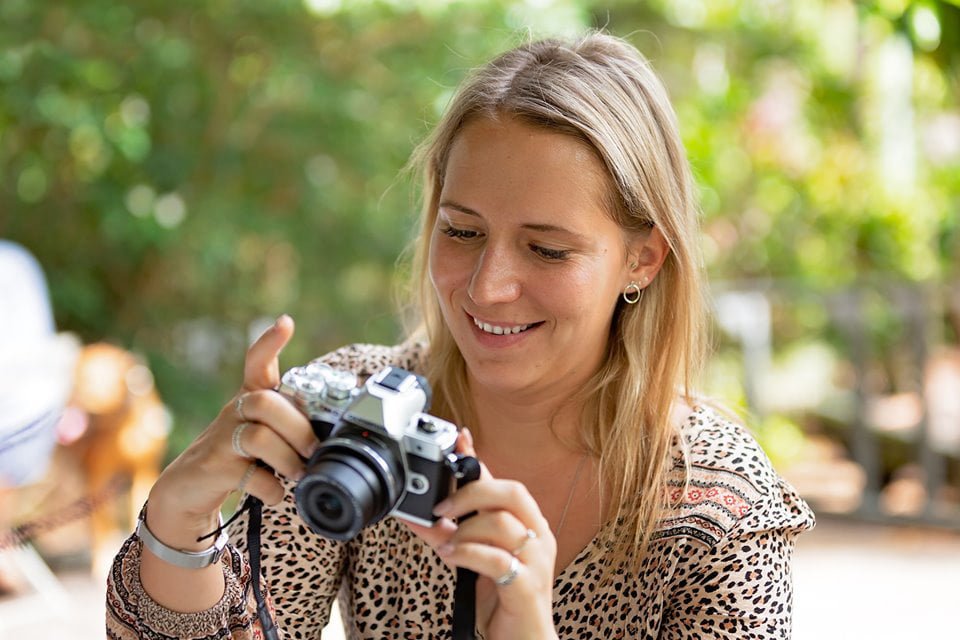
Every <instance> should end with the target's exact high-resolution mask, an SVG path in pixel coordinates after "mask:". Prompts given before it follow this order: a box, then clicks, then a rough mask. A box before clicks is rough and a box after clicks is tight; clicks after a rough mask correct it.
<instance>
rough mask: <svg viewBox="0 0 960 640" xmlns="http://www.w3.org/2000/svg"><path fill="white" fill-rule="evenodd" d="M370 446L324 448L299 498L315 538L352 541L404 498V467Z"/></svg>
mask: <svg viewBox="0 0 960 640" xmlns="http://www.w3.org/2000/svg"><path fill="white" fill-rule="evenodd" d="M371 444H372V443H370V442H369V441H365V442H363V443H359V444H358V445H357V446H351V445H350V441H349V440H344V439H338V442H336V443H330V441H328V442H327V443H324V444H322V445H321V447H320V449H318V450H317V452H316V453H315V454H314V456H313V457H312V458H311V459H310V461H309V462H308V463H307V469H306V473H305V475H304V477H303V479H301V480H300V482H299V484H298V485H297V488H296V491H295V493H294V495H295V498H296V502H297V509H298V511H299V512H300V517H301V518H303V520H304V522H306V523H307V525H308V526H309V527H310V528H311V529H312V530H313V531H315V532H316V533H319V534H320V535H322V536H325V537H327V538H332V539H334V540H350V539H352V538H354V537H355V536H356V535H357V534H358V533H359V532H360V530H361V529H362V528H364V527H366V526H368V525H370V524H373V523H374V522H377V521H378V520H380V519H381V518H383V517H384V516H385V515H387V514H388V513H390V511H391V510H392V509H393V507H394V506H395V505H396V502H397V501H398V499H399V496H400V494H401V493H402V491H401V489H402V488H403V486H404V485H403V481H404V479H403V472H402V469H403V465H402V462H401V461H398V460H396V459H395V457H394V456H393V455H392V452H390V451H389V450H382V449H380V448H379V447H376V446H371Z"/></svg>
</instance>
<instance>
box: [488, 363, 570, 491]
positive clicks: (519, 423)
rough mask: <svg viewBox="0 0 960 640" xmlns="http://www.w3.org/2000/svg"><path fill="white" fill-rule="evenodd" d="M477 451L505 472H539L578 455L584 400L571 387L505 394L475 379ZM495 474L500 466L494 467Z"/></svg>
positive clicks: (513, 473) (508, 474)
mask: <svg viewBox="0 0 960 640" xmlns="http://www.w3.org/2000/svg"><path fill="white" fill-rule="evenodd" d="M470 395H471V399H472V400H473V406H474V407H475V412H476V418H477V424H476V425H475V426H474V428H473V429H472V431H473V432H474V438H475V442H476V447H477V451H478V453H480V454H481V457H482V458H483V459H484V461H485V462H487V464H488V466H489V465H494V466H496V467H500V471H501V473H505V475H506V476H518V475H523V474H524V473H523V472H522V471H521V470H526V471H527V472H530V473H538V472H541V471H543V470H544V469H545V468H548V467H551V466H553V465H555V464H557V463H561V464H562V463H569V461H570V459H571V458H573V457H576V456H579V455H580V454H581V453H582V450H581V449H580V447H579V446H578V443H579V433H578V427H579V424H580V413H581V408H582V407H581V405H580V404H579V403H573V402H570V395H571V394H569V393H567V392H558V393H552V394H546V395H539V396H531V395H524V394H520V393H517V394H503V393H497V392H495V391H492V390H490V389H488V388H485V387H481V386H480V385H477V384H475V383H474V382H473V381H471V384H470ZM531 452H535V454H536V455H531ZM491 470H492V471H493V472H494V474H495V475H496V471H495V470H494V469H491Z"/></svg>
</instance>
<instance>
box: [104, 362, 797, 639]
mask: <svg viewBox="0 0 960 640" xmlns="http://www.w3.org/2000/svg"><path fill="white" fill-rule="evenodd" d="M421 352H422V349H420V348H419V347H416V346H399V347H381V346H373V345H353V346H350V347H345V348H343V349H340V350H339V351H335V352H333V353H332V354H329V355H328V356H326V357H325V359H324V360H325V361H326V362H327V363H329V364H331V365H333V366H336V367H340V368H347V369H351V370H353V371H355V372H357V374H358V375H360V376H361V377H362V376H368V375H371V374H372V373H375V372H376V371H379V370H380V369H382V368H383V367H385V366H388V365H395V366H400V367H403V368H406V369H410V370H417V369H418V365H419V363H420V354H421ZM681 436H682V437H683V438H684V439H685V440H686V442H687V446H688V455H689V460H690V473H691V475H690V478H689V483H685V482H684V479H685V473H686V472H685V470H684V466H683V463H682V457H681V455H680V449H679V445H677V455H676V458H675V461H676V464H675V466H674V468H673V469H672V471H671V472H670V474H671V475H670V478H669V484H670V487H671V488H672V491H673V495H672V496H671V497H672V498H673V499H674V500H675V501H676V502H677V503H679V504H680V506H679V507H678V508H677V509H675V510H674V511H672V512H671V513H670V514H669V515H668V516H667V517H666V518H664V519H663V520H662V521H661V523H660V525H659V527H658V528H657V530H656V531H655V533H654V535H653V542H652V543H651V546H650V550H649V552H648V553H647V556H646V558H645V560H644V561H643V563H642V565H641V566H640V567H639V568H638V569H637V570H635V571H632V570H629V569H626V568H625V569H623V570H621V571H620V572H618V574H617V575H616V578H615V579H614V580H608V581H606V583H605V584H603V585H601V581H600V579H599V578H600V575H599V573H600V572H599V567H598V566H596V565H594V564H592V563H591V562H590V561H589V559H590V557H591V555H592V554H591V552H592V551H594V549H595V546H596V545H598V544H600V542H599V539H600V536H598V537H597V538H595V539H594V541H593V542H591V543H590V544H589V545H588V546H587V547H586V548H584V549H583V550H582V552H581V553H580V554H579V555H578V556H577V558H576V559H575V560H574V561H573V562H572V563H571V564H570V565H569V566H568V567H567V568H566V569H565V570H564V571H563V572H562V573H561V574H560V575H559V576H558V577H557V578H556V581H555V582H554V587H553V616H554V623H555V625H556V630H557V635H558V636H559V637H560V638H561V639H564V640H567V639H570V640H572V639H586V638H597V637H604V638H661V639H664V640H674V639H690V640H692V639H694V638H729V639H731V640H732V639H736V640H747V639H750V638H789V637H790V633H791V605H792V584H791V574H790V562H791V555H792V552H793V547H794V542H795V538H796V536H797V535H798V534H799V533H800V532H802V531H804V530H807V529H810V528H812V527H813V524H814V517H813V513H812V512H811V510H810V508H809V507H808V506H807V505H806V504H805V503H804V501H803V500H802V499H801V498H800V497H799V496H798V495H797V494H796V492H795V491H794V490H793V488H792V487H790V486H789V485H788V484H787V483H786V482H785V481H784V480H782V479H781V478H779V477H778V476H777V474H776V472H775V471H774V470H773V468H772V467H771V465H770V462H769V460H768V459H767V457H766V455H764V453H763V451H762V450H761V449H760V447H759V445H758V444H757V442H756V441H755V440H754V439H753V437H752V436H751V435H750V434H749V433H748V432H747V431H746V430H745V429H744V428H743V427H742V426H740V425H739V424H736V423H734V422H732V421H730V420H727V419H725V418H723V417H721V415H719V414H718V413H717V412H716V411H714V410H713V409H710V408H708V407H705V406H699V407H697V408H696V409H695V410H694V412H693V413H692V414H691V415H690V417H689V419H688V420H687V421H686V423H685V424H684V425H683V427H682V429H681ZM287 488H288V491H287V495H286V498H285V499H284V501H283V502H282V503H281V504H279V505H277V506H276V507H273V508H270V507H267V508H265V510H264V530H263V536H262V558H263V572H264V576H265V584H266V588H267V589H268V591H269V598H270V604H271V607H272V610H273V611H274V618H275V620H276V621H277V625H278V627H279V628H280V629H281V633H282V637H283V638H285V639H288V638H304V639H306V638H310V639H315V638H320V633H321V630H322V629H323V627H324V626H325V625H326V624H327V622H328V620H329V615H330V608H331V606H332V604H333V602H334V600H335V599H337V600H339V606H340V611H341V615H342V617H343V621H344V626H345V634H346V637H347V638H350V639H351V640H358V639H361V638H369V639H377V640H380V639H384V638H398V639H399V638H403V639H414V638H423V639H428V638H449V637H450V636H451V632H450V629H451V626H452V622H451V620H452V611H453V591H454V573H453V572H452V571H451V570H450V569H449V568H448V567H447V566H446V565H445V564H444V563H443V562H442V561H441V560H440V558H439V557H438V556H437V555H436V554H435V553H434V552H433V550H432V549H431V548H430V547H428V546H426V545H425V544H424V543H423V542H422V541H421V540H420V539H419V538H417V537H416V536H415V535H413V534H412V533H411V532H410V531H409V530H408V529H407V528H406V527H405V526H403V525H402V524H401V523H399V522H397V521H396V520H394V519H393V518H387V519H385V520H382V521H381V522H379V523H377V524H375V525H373V526H370V527H368V528H366V529H364V530H363V531H362V532H361V534H360V535H359V536H358V537H357V538H356V539H354V540H352V541H350V542H346V543H344V542H336V541H331V540H328V539H326V538H323V537H321V536H318V535H316V534H313V533H311V532H310V531H309V530H308V529H307V528H306V527H305V525H304V524H303V522H302V520H301V519H300V517H299V516H298V515H297V510H296V505H295V504H294V501H293V498H292V491H290V490H291V489H292V486H288V487H287ZM684 491H685V492H686V493H685V494H684ZM681 498H682V500H680V499H681ZM231 531H232V536H231V538H232V545H229V546H228V553H225V554H224V556H223V559H222V566H223V572H224V576H225V578H226V585H227V587H226V590H225V592H224V595H223V598H222V599H221V600H220V602H219V603H217V604H216V605H215V606H214V607H213V608H211V609H209V610H207V611H203V612H200V613H189V614H184V613H176V612H173V611H170V610H167V609H164V608H163V607H161V606H160V605H158V604H157V603H155V602H154V601H153V600H151V599H150V597H149V596H148V595H147V594H146V592H145V591H144V590H143V587H142V586H141V584H140V580H139V560H140V553H141V545H140V541H139V540H138V539H137V538H136V536H135V535H133V536H131V537H130V538H128V539H127V541H126V542H125V543H124V545H123V547H122V548H121V550H120V552H119V554H118V555H117V557H116V559H115V560H114V563H113V567H112V569H111V572H110V575H109V577H108V583H107V603H106V604H107V611H106V614H107V615H106V618H107V619H106V628H107V637H108V638H114V639H118V640H119V639H122V640H127V639H130V638H148V639H167V638H204V639H211V640H212V639H225V638H231V639H234V640H240V639H244V640H247V639H255V638H261V637H262V635H261V633H260V629H259V626H258V623H256V614H255V613H254V611H255V607H254V604H253V602H252V597H251V596H249V592H248V590H247V585H248V582H249V578H250V567H249V564H248V563H247V560H246V554H245V551H246V549H245V546H246V543H245V536H244V534H245V531H246V522H245V521H244V520H243V519H241V520H239V521H238V523H237V524H236V525H234V527H232V528H231ZM244 594H247V595H246V596H245V595H244Z"/></svg>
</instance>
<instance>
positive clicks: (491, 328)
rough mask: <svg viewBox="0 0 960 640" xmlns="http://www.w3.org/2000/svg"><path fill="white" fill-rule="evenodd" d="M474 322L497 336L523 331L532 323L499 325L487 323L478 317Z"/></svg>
mask: <svg viewBox="0 0 960 640" xmlns="http://www.w3.org/2000/svg"><path fill="white" fill-rule="evenodd" d="M473 324H475V325H477V326H478V327H480V329H481V330H483V331H485V332H486V333H492V334H494V335H497V336H502V335H505V334H511V333H520V332H521V331H526V330H527V329H529V328H530V325H528V324H521V325H517V326H515V327H497V326H495V325H492V324H487V323H486V322H480V321H479V320H477V319H476V318H474V319H473Z"/></svg>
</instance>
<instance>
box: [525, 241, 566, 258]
mask: <svg viewBox="0 0 960 640" xmlns="http://www.w3.org/2000/svg"><path fill="white" fill-rule="evenodd" d="M530 249H531V250H532V251H533V252H534V253H536V254H537V255H539V256H540V257H541V258H546V259H547V260H564V259H565V258H566V257H567V256H569V255H570V251H568V250H566V249H550V248H549V247H541V246H540V245H538V244H531V245H530Z"/></svg>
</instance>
